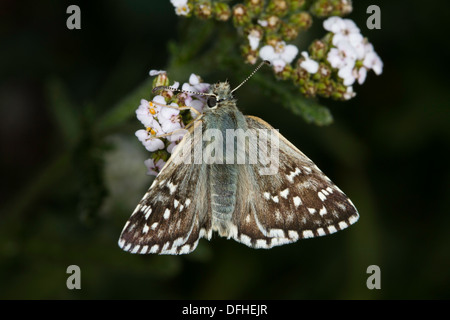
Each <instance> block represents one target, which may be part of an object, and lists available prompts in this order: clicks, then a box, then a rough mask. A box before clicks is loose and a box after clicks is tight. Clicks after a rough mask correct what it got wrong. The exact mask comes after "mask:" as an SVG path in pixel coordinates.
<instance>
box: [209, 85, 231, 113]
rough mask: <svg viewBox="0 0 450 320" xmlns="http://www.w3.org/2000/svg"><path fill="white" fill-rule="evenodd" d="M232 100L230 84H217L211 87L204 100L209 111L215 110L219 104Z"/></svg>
mask: <svg viewBox="0 0 450 320" xmlns="http://www.w3.org/2000/svg"><path fill="white" fill-rule="evenodd" d="M233 99H234V98H233V96H232V94H231V87H230V84H229V83H228V82H219V83H216V84H214V85H213V86H211V90H210V92H209V94H208V97H207V98H206V104H207V105H208V107H209V108H210V109H215V108H217V107H218V105H219V103H221V102H224V101H231V100H233Z"/></svg>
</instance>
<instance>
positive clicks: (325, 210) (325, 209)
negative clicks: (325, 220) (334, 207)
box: [319, 206, 327, 216]
mask: <svg viewBox="0 0 450 320" xmlns="http://www.w3.org/2000/svg"><path fill="white" fill-rule="evenodd" d="M319 214H320V215H321V216H323V215H324V214H327V208H325V206H323V207H322V209H320V211H319Z"/></svg>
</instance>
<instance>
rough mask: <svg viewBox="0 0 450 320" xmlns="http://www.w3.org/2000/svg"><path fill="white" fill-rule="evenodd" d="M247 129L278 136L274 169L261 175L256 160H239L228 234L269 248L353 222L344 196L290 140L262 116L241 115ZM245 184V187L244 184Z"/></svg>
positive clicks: (354, 213) (352, 209)
mask: <svg viewBox="0 0 450 320" xmlns="http://www.w3.org/2000/svg"><path fill="white" fill-rule="evenodd" d="M246 120H247V125H248V128H249V129H263V130H266V131H267V130H269V132H270V134H272V135H276V137H278V141H279V142H278V143H279V145H278V147H279V148H278V159H271V161H278V165H279V167H278V172H277V173H276V174H272V175H261V174H260V166H258V165H247V166H242V167H241V169H240V170H241V171H240V174H239V177H240V180H239V184H238V188H239V189H238V194H247V198H246V199H240V200H239V201H237V205H236V209H235V212H234V221H233V222H234V224H235V225H236V226H237V230H238V231H237V233H235V234H234V236H233V237H234V239H235V240H236V241H239V242H241V243H244V244H246V245H248V246H250V247H254V248H271V247H273V246H277V245H282V244H285V243H291V242H295V241H297V240H299V239H302V238H311V237H316V236H323V235H327V234H331V233H334V232H336V231H338V230H342V229H345V228H346V227H348V226H349V225H351V224H353V223H355V222H356V221H357V220H358V218H359V215H358V212H357V210H356V208H355V206H354V205H353V204H352V202H351V201H350V199H349V198H348V197H347V196H346V195H345V194H344V193H343V192H342V191H341V190H340V189H339V188H338V187H337V186H336V185H335V184H334V183H333V182H332V181H331V180H330V179H329V178H328V177H327V176H325V175H324V174H323V173H322V171H320V169H319V168H318V167H317V166H316V165H315V164H314V163H313V162H312V161H311V160H310V159H309V158H308V157H306V156H305V155H304V154H303V153H302V152H301V151H300V150H298V149H297V148H296V147H295V146H294V145H293V144H292V143H290V142H289V141H288V140H287V139H286V138H284V137H283V136H282V135H281V134H279V132H278V131H277V130H275V129H274V128H273V127H271V126H270V125H269V124H268V123H266V122H265V121H263V120H261V119H259V118H257V117H252V116H246ZM244 189H247V190H244Z"/></svg>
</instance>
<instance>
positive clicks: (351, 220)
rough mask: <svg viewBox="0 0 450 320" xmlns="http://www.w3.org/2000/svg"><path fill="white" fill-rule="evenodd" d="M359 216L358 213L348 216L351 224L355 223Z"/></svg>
mask: <svg viewBox="0 0 450 320" xmlns="http://www.w3.org/2000/svg"><path fill="white" fill-rule="evenodd" d="M358 218H359V216H358V215H353V216H351V217H350V218H348V222H349V223H350V224H354V223H355V222H356V221H358Z"/></svg>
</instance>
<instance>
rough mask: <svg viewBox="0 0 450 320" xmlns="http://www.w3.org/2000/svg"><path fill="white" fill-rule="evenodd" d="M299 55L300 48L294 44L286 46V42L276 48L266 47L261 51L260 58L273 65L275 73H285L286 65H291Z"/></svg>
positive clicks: (280, 42)
mask: <svg viewBox="0 0 450 320" xmlns="http://www.w3.org/2000/svg"><path fill="white" fill-rule="evenodd" d="M297 53H298V48H297V47H296V46H294V45H292V44H288V45H286V43H285V42H284V41H279V42H278V43H277V44H276V46H275V48H274V47H272V46H271V45H266V46H264V47H262V48H261V49H260V50H259V56H260V57H261V59H263V60H268V61H270V63H271V64H272V65H273V67H274V69H275V72H281V71H283V69H284V67H285V66H286V64H288V63H291V62H292V60H294V58H295V56H296V55H297Z"/></svg>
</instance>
